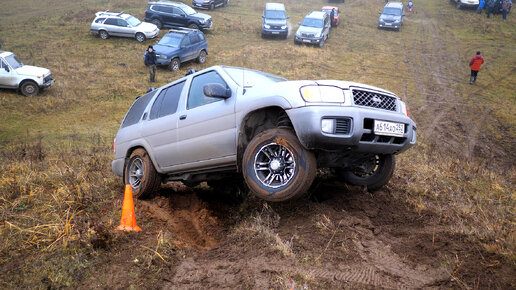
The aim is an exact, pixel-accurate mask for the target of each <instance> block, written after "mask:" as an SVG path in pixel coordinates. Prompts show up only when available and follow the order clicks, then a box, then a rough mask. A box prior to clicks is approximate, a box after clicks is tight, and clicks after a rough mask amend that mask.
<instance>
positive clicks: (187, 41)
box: [181, 37, 190, 46]
mask: <svg viewBox="0 0 516 290" xmlns="http://www.w3.org/2000/svg"><path fill="white" fill-rule="evenodd" d="M189 45H190V37H183V41H181V46H189Z"/></svg>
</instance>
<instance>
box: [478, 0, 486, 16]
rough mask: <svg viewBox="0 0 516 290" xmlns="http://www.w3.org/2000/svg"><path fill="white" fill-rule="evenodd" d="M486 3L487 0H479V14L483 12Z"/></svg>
mask: <svg viewBox="0 0 516 290" xmlns="http://www.w3.org/2000/svg"><path fill="white" fill-rule="evenodd" d="M485 4H486V0H480V1H478V8H477V14H482V10H483V9H484V5H485Z"/></svg>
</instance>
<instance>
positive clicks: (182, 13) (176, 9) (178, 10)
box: [173, 7, 185, 15]
mask: <svg viewBox="0 0 516 290" xmlns="http://www.w3.org/2000/svg"><path fill="white" fill-rule="evenodd" d="M173 13H174V14H177V15H184V14H185V13H184V12H183V10H181V9H179V8H175V7H174V12H173Z"/></svg>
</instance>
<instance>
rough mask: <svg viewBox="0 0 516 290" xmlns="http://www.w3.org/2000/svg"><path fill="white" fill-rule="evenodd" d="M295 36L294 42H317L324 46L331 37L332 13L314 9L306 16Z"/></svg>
mask: <svg viewBox="0 0 516 290" xmlns="http://www.w3.org/2000/svg"><path fill="white" fill-rule="evenodd" d="M298 24H299V25H300V26H299V28H298V29H297V32H296V35H295V36H294V43H295V44H300V43H308V44H316V45H319V47H323V46H324V42H325V41H326V40H327V39H328V38H329V37H330V28H331V23H330V15H328V14H327V13H326V12H322V11H312V12H310V13H308V15H306V16H305V18H304V19H303V22H302V23H298Z"/></svg>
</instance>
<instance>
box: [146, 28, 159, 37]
mask: <svg viewBox="0 0 516 290" xmlns="http://www.w3.org/2000/svg"><path fill="white" fill-rule="evenodd" d="M144 34H145V37H146V38H147V39H149V38H154V37H156V36H158V34H159V29H157V28H156V29H155V30H154V31H151V32H146V33H144Z"/></svg>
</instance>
